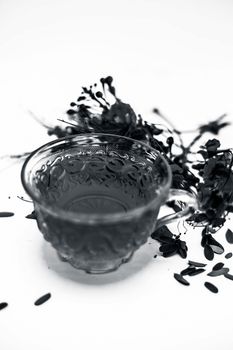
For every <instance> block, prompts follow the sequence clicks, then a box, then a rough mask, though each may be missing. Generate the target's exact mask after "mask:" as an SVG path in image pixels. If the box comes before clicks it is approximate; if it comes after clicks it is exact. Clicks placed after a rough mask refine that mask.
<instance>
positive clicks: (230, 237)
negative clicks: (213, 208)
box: [226, 229, 233, 244]
mask: <svg viewBox="0 0 233 350" xmlns="http://www.w3.org/2000/svg"><path fill="white" fill-rule="evenodd" d="M226 240H227V242H228V243H230V244H233V232H232V231H231V230H230V229H228V230H227V232H226Z"/></svg>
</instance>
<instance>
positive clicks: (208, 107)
mask: <svg viewBox="0 0 233 350" xmlns="http://www.w3.org/2000/svg"><path fill="white" fill-rule="evenodd" d="M232 18H233V2H232V0H219V1H216V0H202V1H199V0H196V1H190V0H183V1H182V0H173V1H172V0H163V1H162V0H134V1H133V0H132V1H130V0H125V1H122V0H118V1H104V0H99V1H93V0H92V1H84V0H83V1H79V0H76V1H75V0H67V1H65V0H56V1H55V0H54V1H48V0H46V1H45V0H44V1H39V0H31V1H29V0H20V1H16V0H0V118H1V134H0V135H1V137H0V154H2V155H4V154H12V153H20V152H24V151H30V150H32V149H34V148H36V147H38V146H40V145H41V144H42V143H44V142H47V141H49V140H50V139H49V137H48V136H47V135H46V132H45V130H44V129H43V128H42V127H41V126H40V125H39V124H37V123H36V122H35V121H34V120H33V119H32V118H31V117H30V115H29V113H28V111H29V110H32V111H33V112H34V113H36V114H37V115H38V116H40V117H41V118H42V119H44V120H46V122H47V123H49V124H51V125H53V124H56V118H58V117H63V116H64V111H65V110H66V109H67V107H68V105H69V102H71V100H74V99H75V98H77V97H78V95H79V93H80V87H81V86H83V85H89V84H92V83H94V82H96V81H97V80H98V79H99V78H101V77H102V76H106V75H109V74H110V75H113V76H114V79H115V85H116V88H117V92H118V95H119V97H121V98H122V99H123V100H124V101H125V102H128V103H130V104H131V105H132V106H133V107H134V109H135V111H136V112H137V113H141V114H142V115H143V116H144V117H146V118H148V119H150V118H151V120H153V121H154V122H156V120H155V117H154V116H153V115H152V114H151V109H152V108H153V107H159V108H160V109H161V110H162V111H163V112H164V113H165V114H166V115H167V116H168V117H169V118H170V119H171V120H172V121H173V123H174V124H175V125H176V126H177V128H180V129H193V128H195V127H196V126H197V125H199V124H201V123H203V122H205V121H207V120H209V119H213V118H216V117H218V116H219V115H221V114H222V113H224V112H227V113H228V114H229V120H230V119H232V114H233V20H232ZM152 118H153V119H152ZM231 135H232V127H231V128H228V129H226V130H225V131H223V132H222V133H221V141H222V144H223V145H224V146H226V147H231V146H232V138H231ZM7 164H8V163H7V161H6V160H5V159H2V161H1V166H0V168H1V173H0V191H1V196H0V197H1V198H0V210H2V211H3V210H4V211H6V210H9V211H14V212H15V216H14V217H13V218H8V219H7V218H6V219H1V222H0V276H1V278H0V280H1V283H0V302H1V301H7V302H8V303H9V307H8V308H7V309H5V310H3V311H1V312H0V348H1V349H2V350H14V349H17V350H21V349H22V350H29V349H30V350H31V349H34V350H50V349H58V350H61V349H71V350H73V349H80V350H86V349H88V350H89V349H95V350H100V349H101V350H105V349H106V350H107V349H108V350H109V349H111V350H115V349H120V348H121V349H130V350H131V349H132V350H133V349H142V348H145V349H153V350H154V349H159V350H170V349H174V348H179V349H197V348H198V349H201V350H202V349H205V350H209V349H211V350H217V349H220V348H222V349H224V350H231V349H232V348H233V336H232V328H233V326H232V314H233V302H232V295H233V294H232V293H233V284H232V282H231V281H229V280H226V279H224V277H222V278H221V277H220V278H217V279H216V280H215V279H214V280H213V278H212V279H211V278H208V277H206V275H200V276H196V277H192V278H190V282H191V286H190V287H185V286H182V285H180V284H178V283H177V282H176V281H175V280H174V279H173V277H172V275H173V273H174V272H179V271H180V270H181V269H183V268H184V267H186V262H185V261H183V260H182V259H180V258H179V257H173V258H170V259H163V258H162V257H159V258H157V259H156V260H154V259H153V255H154V254H155V253H156V252H157V250H158V247H157V246H156V244H155V243H154V242H152V244H147V245H145V246H144V247H143V248H142V249H140V250H139V251H138V252H137V254H136V255H135V257H134V259H133V261H132V262H131V263H130V264H127V265H125V266H122V267H121V268H120V270H119V271H117V272H115V273H112V274H109V275H105V276H88V275H85V274H84V273H82V272H78V271H76V270H74V269H73V268H71V267H69V266H67V265H66V264H64V263H61V262H59V261H58V260H57V257H56V254H55V253H54V251H53V250H52V248H50V247H49V246H48V245H47V244H46V243H45V242H44V241H43V239H42V236H41V234H40V233H39V231H38V229H37V227H36V223H35V221H33V220H26V219H25V218H24V217H25V215H27V214H28V213H29V212H31V210H32V205H31V204H30V203H24V202H22V201H20V200H19V199H18V198H17V197H16V196H17V195H19V196H21V195H24V192H23V189H22V187H21V185H20V179H19V173H20V167H21V165H20V164H19V165H17V164H16V165H12V166H11V167H9V168H7V169H5V170H3V168H5V167H6V166H7ZM8 196H10V197H11V198H10V199H8ZM227 225H228V226H229V227H230V226H231V225H232V223H231V222H228V223H227ZM224 233H225V228H224V229H223V230H221V231H220V232H219V233H218V234H217V237H218V239H219V241H220V242H222V243H224V246H226V252H228V251H231V249H232V248H231V247H230V246H229V245H228V244H227V243H225V240H224ZM186 236H187V242H188V245H189V258H190V259H193V260H194V259H196V260H201V261H205V259H204V257H203V252H202V249H201V248H200V244H199V242H200V232H199V231H198V230H195V231H193V230H192V229H189V230H188V233H187V235H186ZM220 260H224V256H222V257H219V259H215V262H214V263H216V262H218V261H220ZM226 264H227V265H228V266H229V267H231V268H232V269H233V261H232V260H228V261H226ZM212 265H213V263H210V264H209V265H208V270H209V269H211V267H212ZM206 280H209V281H211V282H214V283H215V284H216V285H218V287H219V294H217V295H214V294H211V293H210V292H208V290H206V289H205V288H204V286H203V283H204V282H205V281H206ZM47 292H51V293H52V299H51V300H50V301H49V302H47V303H46V304H44V305H42V306H41V307H35V306H34V305H33V303H34V301H35V300H36V299H37V298H38V297H39V296H41V295H43V294H44V293H47Z"/></svg>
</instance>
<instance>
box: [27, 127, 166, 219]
mask: <svg viewBox="0 0 233 350" xmlns="http://www.w3.org/2000/svg"><path fill="white" fill-rule="evenodd" d="M100 136H110V137H116V138H121V139H125V140H128V141H131V142H134V143H135V142H136V143H138V144H141V145H142V146H144V147H146V148H148V149H149V150H151V151H153V152H154V153H157V154H158V155H159V157H160V158H161V159H162V161H163V163H164V164H165V165H166V168H167V173H168V176H167V182H166V184H165V185H163V186H160V187H159V191H158V196H156V198H154V199H152V200H151V201H149V202H148V203H147V204H145V205H143V206H138V207H137V208H133V209H130V210H128V211H127V212H125V213H122V212H116V213H109V214H85V213H76V212H74V211H67V210H64V209H62V208H59V207H55V208H54V206H51V205H48V204H47V203H46V202H44V201H43V200H40V199H39V198H37V197H36V196H35V194H34V192H33V191H32V190H31V189H30V186H29V185H28V184H27V180H26V175H27V173H28V171H29V170H30V169H27V167H28V163H29V161H30V160H31V159H33V158H34V156H36V155H37V154H39V152H41V151H43V149H46V148H49V147H51V146H53V145H56V144H57V143H62V142H63V141H66V140H68V141H69V140H72V139H74V140H75V139H76V140H77V141H78V140H79V139H80V138H83V139H84V138H90V137H100ZM171 181H172V172H171V168H170V166H169V164H168V162H167V160H166V159H165V157H164V156H163V155H162V154H161V153H160V152H159V151H158V150H156V149H154V148H153V147H151V146H149V145H147V144H146V143H144V142H142V141H138V140H135V139H133V138H130V137H127V136H122V135H117V134H108V133H83V134H77V135H70V136H65V137H61V138H58V139H55V140H52V141H50V142H48V143H46V144H44V145H42V146H40V147H39V148H37V149H35V150H34V151H32V152H31V153H30V155H29V156H28V157H27V159H26V160H25V162H24V164H23V166H22V169H21V182H22V185H23V187H24V190H25V191H26V193H27V194H28V195H29V196H30V197H31V199H32V200H33V202H34V203H36V204H38V205H39V206H40V207H42V208H43V210H44V211H46V212H47V213H49V214H50V215H52V216H56V217H60V218H64V219H65V220H70V221H73V222H78V223H85V224H94V223H97V222H102V223H109V222H116V221H123V220H128V219H130V218H132V217H137V216H140V215H142V214H143V213H144V212H145V211H147V210H148V209H150V208H152V207H155V203H156V202H157V201H158V197H161V196H162V194H166V195H165V196H164V197H165V198H166V197H167V194H168V191H169V189H170V186H171ZM55 209H56V211H55Z"/></svg>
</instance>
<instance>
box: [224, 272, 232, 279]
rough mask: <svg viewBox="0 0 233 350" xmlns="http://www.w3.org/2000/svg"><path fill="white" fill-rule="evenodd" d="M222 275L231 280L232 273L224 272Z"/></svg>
mask: <svg viewBox="0 0 233 350" xmlns="http://www.w3.org/2000/svg"><path fill="white" fill-rule="evenodd" d="M224 277H226V278H227V279H229V280H231V281H233V275H231V274H230V273H225V274H224Z"/></svg>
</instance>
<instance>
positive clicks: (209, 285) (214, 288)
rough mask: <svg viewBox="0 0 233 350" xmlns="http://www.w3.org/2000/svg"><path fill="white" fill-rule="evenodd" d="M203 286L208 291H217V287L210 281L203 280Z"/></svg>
mask: <svg viewBox="0 0 233 350" xmlns="http://www.w3.org/2000/svg"><path fill="white" fill-rule="evenodd" d="M204 286H205V287H206V288H207V289H209V291H210V292H212V293H218V288H217V287H216V286H215V285H214V284H212V283H210V282H205V283H204Z"/></svg>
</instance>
